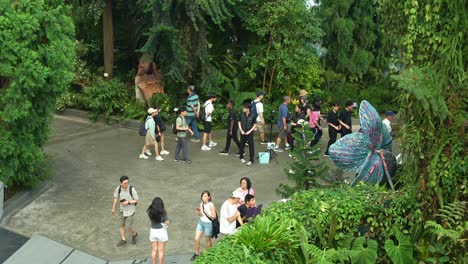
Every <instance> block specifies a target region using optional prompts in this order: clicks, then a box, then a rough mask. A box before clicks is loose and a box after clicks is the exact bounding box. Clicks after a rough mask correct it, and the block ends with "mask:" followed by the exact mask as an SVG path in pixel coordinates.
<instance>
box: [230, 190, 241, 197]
mask: <svg viewBox="0 0 468 264" xmlns="http://www.w3.org/2000/svg"><path fill="white" fill-rule="evenodd" d="M231 197H232V198H239V199H240V198H242V193H241V192H238V191H235V192H233V193H232V194H231Z"/></svg>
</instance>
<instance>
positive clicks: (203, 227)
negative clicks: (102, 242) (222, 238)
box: [112, 176, 256, 264]
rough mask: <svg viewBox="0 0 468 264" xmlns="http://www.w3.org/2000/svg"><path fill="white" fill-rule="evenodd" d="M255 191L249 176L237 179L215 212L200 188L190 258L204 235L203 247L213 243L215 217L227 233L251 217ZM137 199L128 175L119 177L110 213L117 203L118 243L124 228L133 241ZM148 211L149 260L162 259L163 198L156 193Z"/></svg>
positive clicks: (164, 230)
mask: <svg viewBox="0 0 468 264" xmlns="http://www.w3.org/2000/svg"><path fill="white" fill-rule="evenodd" d="M254 195H255V191H254V189H253V188H252V182H251V181H250V179H249V178H248V177H243V178H241V179H240V186H239V188H237V189H236V190H234V191H233V192H232V194H231V197H229V198H228V199H227V200H226V201H225V202H224V203H223V205H222V206H221V210H220V214H219V216H218V214H217V212H216V207H215V205H214V204H213V202H212V198H211V194H210V192H209V191H203V192H202V193H201V195H200V200H201V202H200V203H199V204H198V206H197V207H196V214H197V216H198V217H199V218H198V222H197V225H196V231H195V246H194V247H195V253H194V255H193V256H192V259H191V260H192V261H193V260H195V259H196V258H197V257H198V256H199V254H200V239H201V237H202V236H203V235H205V241H206V247H207V248H210V247H211V246H212V238H213V237H215V238H216V237H217V236H218V233H217V232H215V231H214V230H213V222H214V221H215V219H217V220H218V222H219V232H220V234H221V235H230V234H233V233H235V232H236V230H237V228H239V227H240V226H242V225H244V224H245V223H247V222H248V221H251V218H248V217H247V215H248V214H247V212H248V210H249V208H252V207H255V206H256V201H255V196H254ZM138 203H139V197H138V192H137V191H136V190H135V188H134V187H133V186H131V185H130V183H129V178H128V176H122V177H120V185H119V186H118V187H116V189H115V191H114V201H113V204H112V215H114V214H115V211H116V206H117V204H119V208H118V214H119V232H120V237H121V240H120V241H119V242H118V243H117V246H119V247H120V246H124V245H125V244H127V236H126V232H127V231H128V233H130V235H131V243H132V244H136V242H137V237H138V233H137V231H136V230H135V229H134V228H133V224H134V216H135V211H136V205H137V204H138ZM146 213H147V214H148V218H149V222H150V229H149V240H150V242H151V247H152V250H151V257H152V263H153V264H156V262H157V260H159V263H164V248H165V243H166V242H167V241H168V239H169V236H168V231H167V230H168V228H169V225H170V221H169V218H168V214H167V212H166V209H165V208H164V202H163V200H162V199H161V198H160V197H155V198H154V199H153V200H152V202H151V204H150V205H149V207H148V208H147V210H146Z"/></svg>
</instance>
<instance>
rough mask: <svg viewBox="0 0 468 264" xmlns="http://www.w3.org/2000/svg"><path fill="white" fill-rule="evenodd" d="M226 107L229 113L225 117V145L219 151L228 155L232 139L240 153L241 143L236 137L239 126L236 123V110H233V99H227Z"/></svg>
mask: <svg viewBox="0 0 468 264" xmlns="http://www.w3.org/2000/svg"><path fill="white" fill-rule="evenodd" d="M227 108H228V110H229V114H228V117H227V125H228V126H227V127H228V129H227V133H226V145H225V146H224V149H223V150H220V151H219V154H220V155H228V154H229V148H230V147H231V139H232V140H234V143H236V145H237V149H238V151H237V153H240V149H241V145H240V142H239V139H238V138H237V130H238V128H239V126H238V125H237V115H236V111H235V110H234V101H233V100H229V102H228V103H227Z"/></svg>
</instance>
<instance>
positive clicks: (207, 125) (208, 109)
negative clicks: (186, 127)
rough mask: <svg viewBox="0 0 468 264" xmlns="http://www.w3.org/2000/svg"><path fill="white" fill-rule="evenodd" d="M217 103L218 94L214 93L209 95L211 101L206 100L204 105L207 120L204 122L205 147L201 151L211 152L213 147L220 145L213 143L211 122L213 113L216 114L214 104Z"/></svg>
mask: <svg viewBox="0 0 468 264" xmlns="http://www.w3.org/2000/svg"><path fill="white" fill-rule="evenodd" d="M214 102H216V94H214V93H212V94H210V95H209V99H208V100H206V102H205V103H204V104H203V107H204V108H205V120H203V127H204V130H203V145H202V147H201V150H211V148H212V147H214V146H216V145H218V143H215V142H213V139H212V138H211V121H212V120H213V119H212V116H213V112H214V110H215V109H214V106H213V103H214ZM206 140H209V144H208V145H207V144H206Z"/></svg>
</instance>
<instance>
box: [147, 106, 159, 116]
mask: <svg viewBox="0 0 468 264" xmlns="http://www.w3.org/2000/svg"><path fill="white" fill-rule="evenodd" d="M157 111H158V110H156V109H154V108H152V107H151V108H150V109H148V114H150V115H151V114H152V113H154V112H157Z"/></svg>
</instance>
